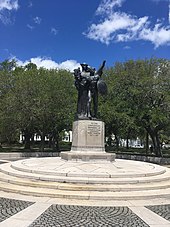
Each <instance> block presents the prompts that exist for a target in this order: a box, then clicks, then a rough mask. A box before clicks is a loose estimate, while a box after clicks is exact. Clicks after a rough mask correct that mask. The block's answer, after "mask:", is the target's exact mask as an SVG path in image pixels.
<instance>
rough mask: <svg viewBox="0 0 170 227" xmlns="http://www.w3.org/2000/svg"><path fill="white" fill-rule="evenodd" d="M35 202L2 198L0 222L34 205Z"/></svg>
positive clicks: (0, 202)
mask: <svg viewBox="0 0 170 227" xmlns="http://www.w3.org/2000/svg"><path fill="white" fill-rule="evenodd" d="M32 204H33V202H26V201H23V200H15V199H6V198H1V197H0V222H2V221H4V220H6V219H7V218H9V217H11V216H13V215H14V214H16V213H18V212H20V211H21V210H23V209H25V208H27V207H28V206H30V205H32Z"/></svg>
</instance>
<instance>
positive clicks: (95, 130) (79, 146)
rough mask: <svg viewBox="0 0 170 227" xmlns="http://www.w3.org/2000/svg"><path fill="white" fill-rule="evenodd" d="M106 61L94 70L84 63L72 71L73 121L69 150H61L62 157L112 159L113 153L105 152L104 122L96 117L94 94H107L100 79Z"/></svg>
mask: <svg viewBox="0 0 170 227" xmlns="http://www.w3.org/2000/svg"><path fill="white" fill-rule="evenodd" d="M105 63H106V61H103V63H102V65H101V67H100V68H99V69H98V70H97V71H96V70H95V68H92V67H90V66H89V65H88V64H86V63H83V64H81V67H82V70H80V68H78V69H75V70H74V77H75V87H76V89H77V91H78V100H77V113H76V120H75V121H74V122H73V130H72V131H73V141H72V147H71V151H70V152H61V158H62V159H65V160H82V161H98V160H99V161H102V160H104V161H106V160H107V161H110V162H111V161H114V160H115V154H113V153H112V154H109V153H106V152H105V124H104V122H102V121H101V120H98V119H97V110H98V94H101V95H105V94H107V85H106V84H105V82H104V81H103V80H102V78H101V76H102V74H103V68H104V66H105Z"/></svg>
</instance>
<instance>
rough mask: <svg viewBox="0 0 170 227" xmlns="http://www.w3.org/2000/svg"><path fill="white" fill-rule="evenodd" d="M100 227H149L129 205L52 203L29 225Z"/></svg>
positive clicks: (37, 226) (32, 226)
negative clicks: (93, 205) (91, 205)
mask: <svg viewBox="0 0 170 227" xmlns="http://www.w3.org/2000/svg"><path fill="white" fill-rule="evenodd" d="M39 226H44V227H47V226H48V227H52V226H53V227H54V226H57V227H58V226H63V227H72V226H73V227H81V226H85V227H86V226H89V227H95V226H96V227H99V226H116V227H119V226H122V227H125V226H129V227H130V226H133V227H135V226H136V227H145V226H146V227H147V226H149V225H147V224H146V223H145V222H144V221H142V219H140V218H139V217H138V216H137V215H136V214H134V213H133V212H132V211H131V210H130V209H129V208H128V207H89V206H74V205H52V206H50V207H49V208H48V209H47V210H46V211H45V212H44V213H43V214H42V215H41V216H40V217H39V218H37V219H36V220H35V221H34V222H33V223H32V224H31V225H30V226H29V227H39Z"/></svg>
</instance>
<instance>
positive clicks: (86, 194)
mask: <svg viewBox="0 0 170 227" xmlns="http://www.w3.org/2000/svg"><path fill="white" fill-rule="evenodd" d="M0 190H3V191H6V192H12V193H20V194H23V195H32V196H45V197H52V198H67V199H81V200H131V199H154V198H169V197H170V190H169V189H159V190H154V191H152V190H147V191H142V193H141V191H140V192H137V191H136V192H107V193H106V192H105V191H104V192H98V191H97V192H96V191H63V190H59V189H47V188H45V189H44V188H32V187H28V186H27V187H24V186H18V185H13V184H10V183H1V184H0Z"/></svg>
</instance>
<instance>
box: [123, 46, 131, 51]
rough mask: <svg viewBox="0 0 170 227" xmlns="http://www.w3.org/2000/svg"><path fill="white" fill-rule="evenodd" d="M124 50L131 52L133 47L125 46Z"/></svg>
mask: <svg viewBox="0 0 170 227" xmlns="http://www.w3.org/2000/svg"><path fill="white" fill-rule="evenodd" d="M123 49H125V50H129V49H131V47H130V46H124V47H123Z"/></svg>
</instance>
